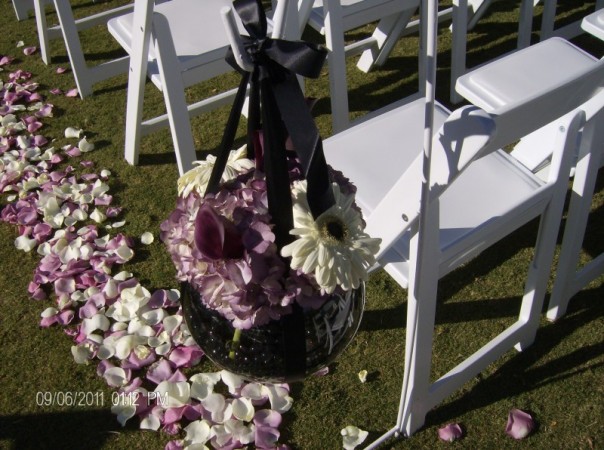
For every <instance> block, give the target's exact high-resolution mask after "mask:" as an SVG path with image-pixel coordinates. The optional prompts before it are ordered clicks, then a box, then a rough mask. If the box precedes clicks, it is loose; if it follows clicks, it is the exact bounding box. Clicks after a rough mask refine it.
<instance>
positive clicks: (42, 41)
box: [16, 0, 51, 64]
mask: <svg viewBox="0 0 604 450" xmlns="http://www.w3.org/2000/svg"><path fill="white" fill-rule="evenodd" d="M16 1H19V0H16ZM46 3H47V1H46V0H33V8H34V12H35V16H36V29H37V31H38V43H39V46H40V56H41V57H42V61H44V64H50V59H51V56H50V42H49V41H50V36H49V30H48V24H47V21H46V11H45V6H46Z"/></svg>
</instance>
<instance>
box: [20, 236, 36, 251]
mask: <svg viewBox="0 0 604 450" xmlns="http://www.w3.org/2000/svg"><path fill="white" fill-rule="evenodd" d="M36 245H37V241H36V240H35V239H30V238H28V237H27V236H19V237H18V238H17V239H15V247H16V248H17V249H18V250H23V251H24V252H31V251H32V250H33V249H34V248H35V247H36Z"/></svg>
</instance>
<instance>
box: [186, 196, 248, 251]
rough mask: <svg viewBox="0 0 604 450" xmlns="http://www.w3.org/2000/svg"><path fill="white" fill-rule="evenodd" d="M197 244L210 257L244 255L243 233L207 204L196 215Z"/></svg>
mask: <svg viewBox="0 0 604 450" xmlns="http://www.w3.org/2000/svg"><path fill="white" fill-rule="evenodd" d="M195 245H196V246H197V249H198V250H199V251H200V252H201V253H202V254H203V255H204V256H205V257H206V258H208V259H211V260H217V259H239V258H241V257H242V256H243V249H244V247H243V242H242V240H241V234H240V233H239V231H237V228H236V227H235V224H233V222H231V221H229V220H228V219H226V218H224V217H222V216H219V215H218V214H216V212H215V211H214V209H213V208H212V207H211V206H209V205H207V204H205V205H202V206H201V207H200V208H199V211H198V212H197V216H196V217H195Z"/></svg>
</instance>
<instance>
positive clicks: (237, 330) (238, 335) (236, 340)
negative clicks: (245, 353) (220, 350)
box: [229, 328, 241, 359]
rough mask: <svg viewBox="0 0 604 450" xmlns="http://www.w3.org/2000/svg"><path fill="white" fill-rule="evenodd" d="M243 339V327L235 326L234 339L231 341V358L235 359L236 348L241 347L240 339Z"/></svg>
mask: <svg viewBox="0 0 604 450" xmlns="http://www.w3.org/2000/svg"><path fill="white" fill-rule="evenodd" d="M240 339H241V329H240V328H235V333H233V341H232V342H231V351H230V352H229V358H231V359H235V350H237V347H239V340H240Z"/></svg>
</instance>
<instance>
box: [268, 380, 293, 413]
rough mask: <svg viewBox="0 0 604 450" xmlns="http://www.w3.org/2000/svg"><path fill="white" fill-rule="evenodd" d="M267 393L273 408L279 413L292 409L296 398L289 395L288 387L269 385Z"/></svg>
mask: <svg viewBox="0 0 604 450" xmlns="http://www.w3.org/2000/svg"><path fill="white" fill-rule="evenodd" d="M266 388H267V391H268V392H267V394H268V398H269V400H270V402H271V409H274V410H275V411H277V412H279V413H284V412H287V411H289V410H290V408H291V407H292V404H293V402H294V399H293V398H291V397H290V396H289V393H288V391H287V389H285V388H283V387H281V386H274V385H268V386H266Z"/></svg>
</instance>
